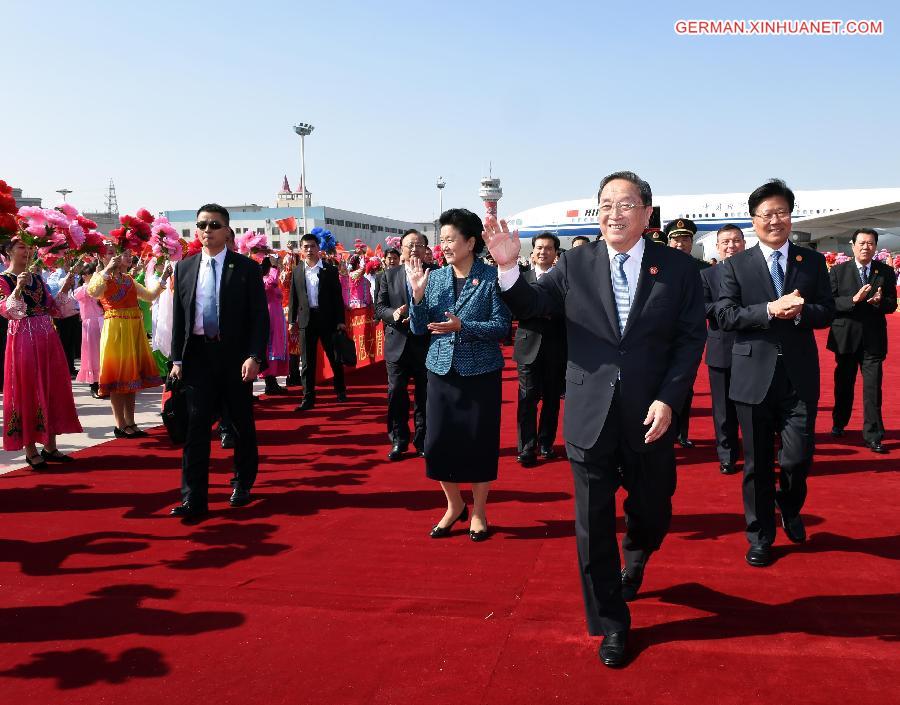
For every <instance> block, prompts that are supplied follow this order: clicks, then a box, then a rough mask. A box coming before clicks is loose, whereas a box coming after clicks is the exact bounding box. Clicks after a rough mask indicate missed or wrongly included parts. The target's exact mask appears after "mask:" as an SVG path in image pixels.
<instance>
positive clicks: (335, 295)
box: [288, 234, 347, 411]
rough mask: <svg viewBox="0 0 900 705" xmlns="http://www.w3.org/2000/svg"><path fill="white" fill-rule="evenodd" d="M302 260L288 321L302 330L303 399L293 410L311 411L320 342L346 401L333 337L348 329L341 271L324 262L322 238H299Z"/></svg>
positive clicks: (337, 390) (337, 391)
mask: <svg viewBox="0 0 900 705" xmlns="http://www.w3.org/2000/svg"><path fill="white" fill-rule="evenodd" d="M300 255H301V257H302V259H301V260H300V263H299V264H298V265H297V266H296V267H294V273H293V278H292V281H291V299H290V305H289V306H288V322H289V324H290V327H291V330H292V331H294V330H297V329H298V328H299V330H300V379H301V381H302V383H303V401H302V402H301V403H300V405H299V406H298V407H297V408H296V409H294V411H308V410H309V409H312V408H313V406H315V403H316V362H317V359H316V356H317V354H318V345H319V344H320V343H321V345H322V349H323V350H324V352H325V357H327V358H328V362H329V363H331V369H332V371H333V372H334V379H333V384H334V392H335V394H336V396H337V400H338V401H339V402H344V401H347V387H346V386H345V385H344V366H343V365H341V364H339V363H338V362H337V361H336V360H335V355H334V343H333V337H334V333H335V331H337V330H346V328H347V326H346V324H345V323H344V295H343V294H342V293H341V282H340V279H339V278H338V270H337V268H336V267H333V266H331V265H329V264H326V263H325V262H324V261H322V258H321V257H320V255H319V240H318V238H317V237H316V236H315V235H311V234H307V235H304V236H303V237H302V238H300Z"/></svg>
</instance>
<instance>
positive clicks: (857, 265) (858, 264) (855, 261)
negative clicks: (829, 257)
mask: <svg viewBox="0 0 900 705" xmlns="http://www.w3.org/2000/svg"><path fill="white" fill-rule="evenodd" d="M874 262H875V260H874V259H873V260H872V261H871V262H869V263H868V264H863V263H862V262H860V261H859V260H858V259H856V258H855V257H854V258H853V263H854V264H855V265H856V269H857V270H859V268H860V267H865V268H866V270H868V271H871V269H872V264H873V263H874Z"/></svg>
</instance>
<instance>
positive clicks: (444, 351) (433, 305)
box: [406, 208, 510, 541]
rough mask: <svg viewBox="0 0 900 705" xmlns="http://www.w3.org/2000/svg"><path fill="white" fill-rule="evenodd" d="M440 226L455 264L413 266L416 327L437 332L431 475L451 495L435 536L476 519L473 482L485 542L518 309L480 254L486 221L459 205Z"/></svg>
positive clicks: (476, 534)
mask: <svg viewBox="0 0 900 705" xmlns="http://www.w3.org/2000/svg"><path fill="white" fill-rule="evenodd" d="M440 225H441V249H442V251H443V254H444V258H445V260H446V261H447V266H446V267H443V268H441V269H436V270H432V271H430V272H429V271H427V270H425V269H424V267H423V266H422V263H421V262H420V261H419V260H418V259H417V258H412V259H411V260H410V261H409V262H408V263H407V265H406V273H407V280H408V282H409V287H410V291H411V293H412V306H410V317H409V325H410V330H411V331H412V332H413V333H415V334H417V335H423V334H425V333H426V332H427V331H430V332H431V343H430V344H429V346H428V355H427V357H426V359H425V366H426V367H427V368H428V401H427V404H426V410H425V418H426V420H427V421H426V423H427V425H426V429H425V474H426V475H427V476H428V477H430V478H431V479H433V480H438V481H439V482H440V483H441V487H442V488H443V490H444V494H445V495H446V497H447V511H446V513H445V514H444V516H443V517H442V518H441V520H440V521H439V522H438V523H437V524H436V525H435V526H434V527H433V528H432V530H431V537H432V538H443V537H445V536H449V534H450V530H451V528H452V527H453V525H454V524H455V523H456V522H458V521H465V520H466V519H468V518H469V508H468V506H467V505H466V503H465V501H464V500H463V498H462V495H461V494H460V491H459V484H460V483H472V496H473V505H472V519H471V522H470V524H469V537H470V538H471V539H472V540H473V541H483V540H484V539H486V538H487V536H488V523H487V515H486V508H485V507H486V504H487V497H488V492H489V491H490V488H491V482H492V481H494V480H496V479H497V463H498V461H499V458H500V405H501V402H502V397H501V390H500V374H501V370H502V369H503V354H502V353H501V352H500V340H502V339H503V338H504V336H505V335H506V332H507V329H508V328H509V322H510V313H509V309H507V308H506V304H504V303H503V301H501V300H500V292H499V290H498V286H497V270H496V269H494V268H493V267H489V266H488V265H486V264H484V263H483V262H482V261H481V260H480V259H478V255H479V254H480V253H481V251H482V250H483V249H484V240H483V239H482V231H483V229H484V226H483V225H482V223H481V218H479V217H478V216H477V215H475V214H474V213H472V212H471V211H468V210H465V209H464V208H453V209H451V210H448V211H445V212H443V213H441V218H440Z"/></svg>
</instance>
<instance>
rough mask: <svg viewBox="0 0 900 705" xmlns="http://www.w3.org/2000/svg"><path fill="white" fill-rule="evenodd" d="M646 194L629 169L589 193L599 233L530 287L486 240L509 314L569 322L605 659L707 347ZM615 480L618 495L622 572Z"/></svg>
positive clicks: (575, 418)
mask: <svg viewBox="0 0 900 705" xmlns="http://www.w3.org/2000/svg"><path fill="white" fill-rule="evenodd" d="M652 199H653V195H652V193H651V190H650V185H649V184H648V183H647V182H646V181H644V180H643V179H641V178H640V177H638V176H637V175H636V174H634V173H632V172H627V171H626V172H616V173H614V174H610V175H609V176H607V177H606V178H604V179H603V181H602V182H601V184H600V190H599V193H598V201H599V210H600V231H601V232H602V233H603V239H602V240H601V241H598V242H595V243H592V244H590V245H583V246H581V247H578V248H575V249H572V250H570V251H569V252H567V253H566V255H565V257H561V258H560V260H559V263H558V264H557V265H556V267H554V268H553V270H552V271H550V272H549V273H548V274H546V275H544V276H542V277H541V278H540V280H539V281H537V282H536V283H534V284H531V285H529V284H528V283H526V282H525V281H524V280H523V279H522V278H521V277H520V275H519V271H518V267H517V266H516V260H517V258H518V255H519V249H520V243H519V238H518V235H517V234H516V233H510V232H509V229H508V227H507V225H506V223H505V222H504V221H500V223H499V224H498V223H497V221H496V220H494V219H489V220H488V223H487V231H486V238H485V239H486V241H487V243H488V247H489V248H490V250H491V254H492V255H493V257H494V260H495V261H496V262H497V265H498V267H499V269H500V274H499V277H500V288H501V290H503V291H504V294H503V300H504V301H505V302H506V303H507V305H508V306H509V308H510V310H511V311H512V312H513V314H514V315H516V316H518V317H519V318H536V317H539V316H553V315H555V316H562V317H564V319H565V325H566V335H567V341H568V361H567V364H566V404H565V414H564V419H563V435H564V437H565V440H566V451H567V452H568V456H569V460H570V462H571V465H572V474H573V475H574V478H575V532H576V539H577V544H578V559H579V565H580V569H581V579H582V592H583V595H584V602H585V611H586V614H587V625H588V632H589V633H590V634H591V635H601V634H602V635H603V636H604V638H603V641H602V644H601V646H600V653H599V656H600V660H601V662H602V663H603V664H605V665H607V666H621V665H623V664H624V663H625V661H626V659H627V639H628V630H629V627H630V625H631V617H630V614H629V610H628V606H627V604H626V601H627V600H629V599H634V597H635V596H636V594H637V590H638V588H639V586H640V583H641V580H642V579H643V575H644V567H645V566H646V564H647V559H648V558H649V557H650V554H651V553H653V552H654V551H655V550H657V549H658V548H659V547H660V545H661V544H662V540H663V538H664V537H665V535H666V532H667V531H668V529H669V523H670V521H671V517H672V494H673V493H674V492H675V451H674V449H673V442H674V436H675V429H674V427H673V426H672V409H680V408H681V405H682V404H683V403H684V399H685V397H686V396H687V394H688V392H689V391H690V389H691V387H692V386H693V383H694V377H695V376H696V374H697V367H698V366H699V364H700V356H701V355H702V353H703V344H704V342H705V341H706V325H705V323H704V317H703V291H702V287H701V284H700V273H699V271H698V269H697V265H696V264H695V263H694V262H693V260H691V258H690V257H688V256H686V255H684V254H683V253H681V252H677V251H675V250H673V249H670V248H667V247H656V246H654V245H652V244H650V243H649V242H648V241H647V240H645V239H644V238H643V237H642V233H643V232H644V229H645V228H646V227H647V224H648V223H649V221H650V216H651V214H652V212H653V205H652V202H653V201H652ZM620 466H621V468H622V474H621V475H620V473H619V468H620ZM620 484H622V485H624V487H625V489H626V490H627V491H628V496H627V498H626V499H625V517H626V525H627V530H626V533H625V538H624V539H623V541H622V550H623V554H624V559H625V570H624V571H621V572H620V567H621V564H620V560H619V549H618V546H617V545H616V504H615V495H616V490H617V489H618V487H619V485H620Z"/></svg>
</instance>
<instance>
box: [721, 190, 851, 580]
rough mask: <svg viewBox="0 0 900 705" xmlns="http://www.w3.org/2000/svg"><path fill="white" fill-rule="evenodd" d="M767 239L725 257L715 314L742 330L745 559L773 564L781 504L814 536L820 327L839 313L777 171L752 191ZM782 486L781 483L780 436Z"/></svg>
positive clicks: (788, 521)
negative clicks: (806, 513)
mask: <svg viewBox="0 0 900 705" xmlns="http://www.w3.org/2000/svg"><path fill="white" fill-rule="evenodd" d="M748 206H749V209H748V210H749V211H750V214H751V216H752V217H753V228H754V230H755V231H756V235H757V237H758V238H759V244H758V245H757V246H756V247H751V248H750V249H748V250H744V251H743V252H741V253H739V254H736V255H734V256H733V257H729V258H728V259H726V260H725V261H724V262H722V264H720V265H718V266H719V267H721V268H722V276H721V281H720V284H719V302H718V308H717V311H716V316H717V318H718V320H719V326H720V327H721V329H722V330H724V331H726V332H730V331H734V332H735V333H736V335H735V340H734V345H733V346H732V349H731V386H730V394H731V398H732V399H733V400H734V401H735V402H736V404H737V414H738V423H739V424H740V426H741V435H742V436H743V438H744V482H743V489H744V492H743V494H744V515H745V518H746V522H747V529H746V533H747V540H748V541H749V543H750V548H749V550H748V551H747V556H746V560H747V562H748V563H749V564H750V565H752V566H757V567H763V566H767V565H769V564H770V563H771V562H772V552H771V547H772V543H773V542H774V540H775V506H776V504H777V505H778V508H779V510H780V511H781V522H782V526H783V527H784V531H785V534H787V537H788V539H790V540H791V541H793V542H794V543H800V542H802V541H805V540H806V529H805V527H804V525H803V520H802V519H801V517H800V510H801V509H802V508H803V503H804V501H805V500H806V477H807V475H808V474H809V469H810V466H811V465H812V458H813V451H814V449H815V447H814V438H815V427H816V407H817V405H818V403H819V350H818V348H817V347H816V339H815V337H814V335H813V329H815V328H826V327H828V325H829V324H830V323H831V319H832V318H833V317H834V299H833V298H832V296H831V285H830V284H829V281H828V269H827V268H826V266H825V258H824V257H823V256H822V255H820V254H819V253H818V252H816V251H815V250H810V249H807V248H801V247H797V246H795V245H793V244H791V243H790V241H789V237H790V234H791V211H792V210H794V193H793V191H791V190H790V189H789V188H788V187H787V185H786V184H785V183H784V182H783V181H781V180H778V179H773V180H772V181H769V182H768V183H765V184H763V185H762V186H760V187H759V188H758V189H756V190H755V191H754V192H753V193H751V194H750V197H749V199H748ZM776 434H780V435H781V451H780V453H779V455H778V465H779V467H780V469H781V473H780V483H779V485H780V489H779V490H778V491H777V492H776V491H775V467H774V466H775V435H776Z"/></svg>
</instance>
